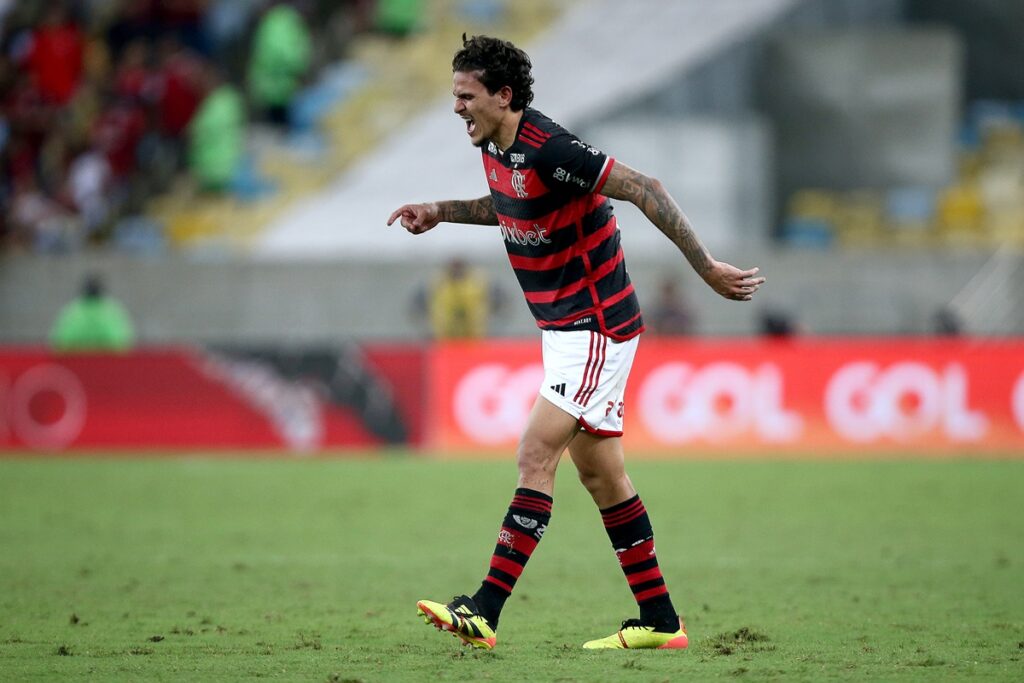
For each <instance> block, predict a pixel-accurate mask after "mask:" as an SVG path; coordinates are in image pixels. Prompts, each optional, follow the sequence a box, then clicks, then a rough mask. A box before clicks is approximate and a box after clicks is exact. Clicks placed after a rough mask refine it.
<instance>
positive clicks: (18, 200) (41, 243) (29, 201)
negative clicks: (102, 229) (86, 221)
mask: <svg viewBox="0 0 1024 683" xmlns="http://www.w3.org/2000/svg"><path fill="white" fill-rule="evenodd" d="M10 223H11V224H10V226H9V230H10V232H11V242H12V243H13V244H15V245H18V246H27V247H30V248H33V249H35V250H36V251H41V252H58V251H67V250H69V249H74V248H76V247H78V246H79V245H81V243H82V241H83V240H82V236H81V234H80V232H79V230H78V223H77V221H76V220H75V217H74V215H73V214H72V213H71V212H70V211H68V210H67V209H65V208H64V207H63V206H61V205H60V204H59V203H58V202H56V201H54V200H53V199H51V198H50V197H49V196H47V194H46V193H45V192H43V191H42V189H41V188H40V187H39V185H38V183H37V182H36V178H35V175H33V174H25V175H22V176H19V177H18V178H16V179H15V181H14V191H13V193H12V196H11V209H10Z"/></svg>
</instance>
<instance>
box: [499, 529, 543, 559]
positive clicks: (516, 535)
mask: <svg viewBox="0 0 1024 683" xmlns="http://www.w3.org/2000/svg"><path fill="white" fill-rule="evenodd" d="M501 530H502V531H507V532H508V533H510V534H511V535H512V547H511V548H510V549H511V550H514V551H516V552H517V553H522V554H523V555H526V556H527V557H529V556H530V555H532V554H533V550H534V548H536V547H537V539H536V538H534V537H533V536H527V535H526V534H523V533H520V532H518V531H516V530H515V529H509V528H508V527H507V526H503V527H501ZM498 545H503V546H505V547H506V548H508V547H509V545H508V544H507V543H502V542H501V539H500V538H499V539H498Z"/></svg>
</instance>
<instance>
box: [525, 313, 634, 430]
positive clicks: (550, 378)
mask: <svg viewBox="0 0 1024 683" xmlns="http://www.w3.org/2000/svg"><path fill="white" fill-rule="evenodd" d="M541 339H542V341H543V349H544V383H543V384H542V385H541V388H540V395H541V396H543V397H544V398H546V399H547V400H548V401H550V402H551V403H553V404H555V405H556V406H558V407H559V408H561V409H562V410H564V411H565V412H567V413H569V414H570V415H572V416H573V417H575V418H576V419H577V420H579V423H580V428H581V429H585V430H586V431H588V432H590V433H591V434H597V435H599V436H622V413H623V403H622V400H623V396H624V395H625V393H626V380H627V379H628V378H629V370H630V368H632V367H633V356H635V355H636V347H637V344H638V343H639V341H640V335H637V336H635V337H633V338H632V339H630V340H628V341H624V342H615V341H613V340H612V339H611V338H609V337H606V336H604V335H603V334H601V333H600V332H591V331H588V330H579V331H576V330H568V331H566V330H543V331H542V332H541Z"/></svg>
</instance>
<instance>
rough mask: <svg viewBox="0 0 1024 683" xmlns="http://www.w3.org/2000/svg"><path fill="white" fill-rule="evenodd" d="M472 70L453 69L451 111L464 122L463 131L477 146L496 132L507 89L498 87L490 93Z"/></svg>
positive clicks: (506, 102)
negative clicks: (453, 104) (453, 100)
mask: <svg viewBox="0 0 1024 683" xmlns="http://www.w3.org/2000/svg"><path fill="white" fill-rule="evenodd" d="M477 73H478V72H475V71H456V72H455V74H454V75H453V77H452V94H453V95H454V96H455V113H456V114H458V115H459V116H461V117H462V119H463V120H464V121H465V122H466V134H467V135H469V140H470V142H472V143H473V144H474V145H475V146H477V147H482V146H483V145H484V143H485V142H487V141H488V140H490V139H492V138H493V137H494V136H495V135H496V134H497V132H498V127H499V125H500V124H501V120H502V117H503V116H504V115H505V113H506V112H507V111H508V101H509V98H510V94H511V91H510V90H509V89H508V88H502V89H501V90H499V91H497V92H496V93H494V94H493V95H492V94H491V93H489V92H487V88H486V87H485V86H484V84H483V83H481V82H480V81H479V79H477Z"/></svg>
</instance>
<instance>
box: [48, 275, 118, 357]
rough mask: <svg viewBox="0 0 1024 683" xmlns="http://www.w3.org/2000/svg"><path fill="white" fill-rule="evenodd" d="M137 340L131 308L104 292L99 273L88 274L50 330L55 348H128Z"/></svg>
mask: <svg viewBox="0 0 1024 683" xmlns="http://www.w3.org/2000/svg"><path fill="white" fill-rule="evenodd" d="M134 342H135V331H134V328H133V327H132V322H131V319H130V318H129V317H128V312H127V311H126V310H125V308H124V306H122V305H121V303H120V302H118V301H117V300H116V299H114V298H112V297H110V296H108V295H107V294H106V293H105V291H104V286H103V280H102V279H100V277H99V276H98V275H89V276H88V277H86V278H85V281H84V283H83V285H82V291H81V293H80V294H79V295H78V296H77V297H76V298H75V299H73V300H72V301H70V302H69V303H67V304H66V305H65V306H64V308H62V309H61V311H60V314H59V315H58V316H57V320H56V321H55V322H54V324H53V329H52V330H51V332H50V344H51V346H52V347H53V348H54V350H56V351H65V352H74V351H127V350H129V349H130V348H131V347H132V345H133V344H134Z"/></svg>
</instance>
